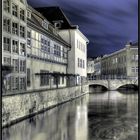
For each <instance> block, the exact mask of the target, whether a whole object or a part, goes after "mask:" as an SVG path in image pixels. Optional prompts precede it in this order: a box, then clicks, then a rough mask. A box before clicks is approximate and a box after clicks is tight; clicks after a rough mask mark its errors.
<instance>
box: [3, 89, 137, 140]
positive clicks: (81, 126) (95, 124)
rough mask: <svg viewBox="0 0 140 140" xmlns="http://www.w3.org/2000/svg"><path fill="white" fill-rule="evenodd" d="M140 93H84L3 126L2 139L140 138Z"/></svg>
mask: <svg viewBox="0 0 140 140" xmlns="http://www.w3.org/2000/svg"><path fill="white" fill-rule="evenodd" d="M137 105H138V94H126V93H120V92H118V91H113V92H105V93H97V94H95V93H94V94H90V95H86V96H83V97H81V98H79V99H76V100H74V101H71V102H68V103H66V104H63V105H61V106H59V107H56V108H54V109H51V110H49V111H46V112H44V113H42V114H39V115H36V116H34V117H33V118H30V119H27V120H25V121H22V122H20V123H18V124H16V125H13V126H11V127H9V128H5V129H3V131H2V133H3V137H2V139H3V140H113V139H116V140H137V134H138V133H137V130H138V106H137Z"/></svg>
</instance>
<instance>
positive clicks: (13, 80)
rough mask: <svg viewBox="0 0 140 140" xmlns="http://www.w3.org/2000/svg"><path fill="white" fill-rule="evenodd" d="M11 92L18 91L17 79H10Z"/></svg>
mask: <svg viewBox="0 0 140 140" xmlns="http://www.w3.org/2000/svg"><path fill="white" fill-rule="evenodd" d="M11 88H12V90H18V89H19V78H18V77H12V86H11Z"/></svg>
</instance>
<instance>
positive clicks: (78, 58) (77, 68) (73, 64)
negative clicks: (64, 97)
mask: <svg viewBox="0 0 140 140" xmlns="http://www.w3.org/2000/svg"><path fill="white" fill-rule="evenodd" d="M37 10H38V11H39V12H41V13H42V14H43V15H44V16H45V17H46V18H47V19H48V20H49V21H50V22H51V23H52V24H53V25H54V26H55V27H56V29H58V30H57V32H58V33H59V35H60V36H61V37H62V38H63V39H64V40H65V41H66V42H67V43H68V44H70V45H71V49H70V50H69V52H68V73H69V74H75V75H77V76H76V77H74V79H75V78H76V79H77V80H76V81H77V83H80V81H81V78H86V77H87V67H86V66H87V43H88V42H89V40H88V39H87V38H86V37H85V36H84V35H83V33H82V32H81V31H80V30H79V29H78V26H75V25H71V23H70V21H69V20H68V19H67V18H66V16H65V14H64V13H63V11H62V10H61V9H60V8H59V7H45V8H37ZM78 75H79V76H78ZM72 83H74V80H73V82H72Z"/></svg>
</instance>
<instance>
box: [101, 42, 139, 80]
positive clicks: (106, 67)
mask: <svg viewBox="0 0 140 140" xmlns="http://www.w3.org/2000/svg"><path fill="white" fill-rule="evenodd" d="M101 65H102V67H101V74H102V77H104V78H135V77H138V44H137V43H128V44H126V46H125V48H124V49H121V50H119V51H117V52H114V53H112V54H109V55H105V56H104V57H103V58H102V60H101Z"/></svg>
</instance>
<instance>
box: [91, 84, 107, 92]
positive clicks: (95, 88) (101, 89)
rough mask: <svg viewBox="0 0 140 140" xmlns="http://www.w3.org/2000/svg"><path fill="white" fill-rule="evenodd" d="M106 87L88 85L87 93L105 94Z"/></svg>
mask: <svg viewBox="0 0 140 140" xmlns="http://www.w3.org/2000/svg"><path fill="white" fill-rule="evenodd" d="M107 90H108V89H107V87H106V86H104V85H100V84H91V85H89V93H94V92H105V91H107Z"/></svg>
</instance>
